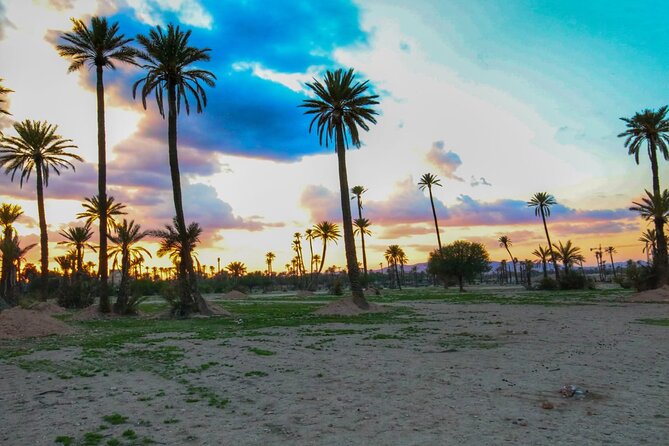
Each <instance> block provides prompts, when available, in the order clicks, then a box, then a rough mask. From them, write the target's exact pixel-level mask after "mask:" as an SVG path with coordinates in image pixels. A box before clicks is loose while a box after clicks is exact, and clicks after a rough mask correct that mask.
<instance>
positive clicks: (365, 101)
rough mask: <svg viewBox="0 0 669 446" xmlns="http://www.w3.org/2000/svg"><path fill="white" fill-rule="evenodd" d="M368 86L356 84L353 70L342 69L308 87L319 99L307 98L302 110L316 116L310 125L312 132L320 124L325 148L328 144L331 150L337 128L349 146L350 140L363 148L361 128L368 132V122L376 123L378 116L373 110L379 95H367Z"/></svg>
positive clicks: (309, 84)
mask: <svg viewBox="0 0 669 446" xmlns="http://www.w3.org/2000/svg"><path fill="white" fill-rule="evenodd" d="M367 83H368V81H364V82H355V74H354V71H353V69H352V68H351V69H349V70H348V71H346V72H344V70H342V69H339V70H336V71H334V72H332V71H328V72H326V73H325V79H324V80H323V83H321V82H320V81H317V80H316V79H314V81H313V82H307V87H309V88H310V89H311V90H312V91H313V92H314V93H315V94H316V96H317V99H305V100H304V102H303V103H302V104H301V105H300V107H305V108H307V111H306V112H305V114H308V115H314V118H313V119H312V120H311V124H309V132H311V129H312V127H313V126H314V124H316V131H317V132H318V140H319V143H320V144H321V145H323V141H325V146H326V147H328V145H329V143H330V141H332V139H334V138H336V137H337V135H336V131H337V129H341V130H342V133H343V135H342V136H343V137H344V141H345V146H346V147H347V146H348V139H349V138H350V141H351V143H352V144H353V145H354V146H356V147H359V146H360V133H359V131H358V127H360V128H361V129H363V130H365V131H368V130H369V124H368V123H371V124H376V119H375V118H374V115H376V114H378V112H377V111H376V110H375V109H374V108H373V106H374V105H378V103H379V102H378V101H377V100H376V99H377V98H378V95H366V94H365V93H367V89H368V88H369V87H368V85H367ZM347 137H348V138H347ZM336 149H337V150H340V149H344V147H341V148H340V147H336Z"/></svg>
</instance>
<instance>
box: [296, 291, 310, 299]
mask: <svg viewBox="0 0 669 446" xmlns="http://www.w3.org/2000/svg"><path fill="white" fill-rule="evenodd" d="M295 295H296V296H297V297H309V296H313V295H314V292H313V291H308V290H300V291H298V292H297V293H295Z"/></svg>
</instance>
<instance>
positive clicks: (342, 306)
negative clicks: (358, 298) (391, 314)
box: [314, 297, 390, 316]
mask: <svg viewBox="0 0 669 446" xmlns="http://www.w3.org/2000/svg"><path fill="white" fill-rule="evenodd" d="M389 310H390V308H388V307H382V306H381V305H376V304H372V303H370V304H369V309H367V310H363V309H362V308H360V307H358V306H357V305H356V304H355V303H353V297H345V298H344V299H340V300H335V301H334V302H331V303H329V304H327V305H325V306H323V307H321V308H319V309H318V310H316V311H314V314H322V315H328V316H356V315H358V314H368V313H385V312H386V311H389Z"/></svg>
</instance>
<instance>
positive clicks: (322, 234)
mask: <svg viewBox="0 0 669 446" xmlns="http://www.w3.org/2000/svg"><path fill="white" fill-rule="evenodd" d="M314 234H315V237H317V238H319V239H321V241H322V242H323V252H322V254H321V256H320V266H319V268H318V274H320V273H321V271H323V265H325V252H326V251H327V248H328V242H335V244H336V243H337V240H339V238H340V237H341V232H339V226H338V225H337V224H336V223H331V222H329V221H322V222H320V223H316V224H315V225H314Z"/></svg>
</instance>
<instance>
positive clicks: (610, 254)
mask: <svg viewBox="0 0 669 446" xmlns="http://www.w3.org/2000/svg"><path fill="white" fill-rule="evenodd" d="M604 252H606V253H608V254H609V256H610V257H611V269H612V270H613V278H614V279H617V278H618V276H617V275H616V265H615V263H613V253H614V252H616V248H614V247H613V246H607V247H606V248H604Z"/></svg>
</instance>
